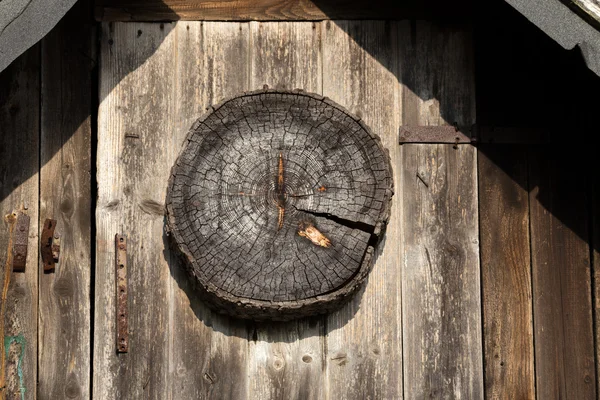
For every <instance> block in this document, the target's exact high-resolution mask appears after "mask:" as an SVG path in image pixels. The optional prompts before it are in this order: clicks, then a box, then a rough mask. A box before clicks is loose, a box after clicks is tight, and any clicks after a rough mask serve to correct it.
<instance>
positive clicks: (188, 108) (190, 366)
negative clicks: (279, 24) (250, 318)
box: [164, 22, 250, 400]
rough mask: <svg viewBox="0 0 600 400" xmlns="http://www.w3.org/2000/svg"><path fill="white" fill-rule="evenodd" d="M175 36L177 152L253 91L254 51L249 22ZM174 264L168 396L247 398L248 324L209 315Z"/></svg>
mask: <svg viewBox="0 0 600 400" xmlns="http://www.w3.org/2000/svg"><path fill="white" fill-rule="evenodd" d="M175 35H176V37H175V38H176V41H177V45H176V46H177V47H176V58H175V60H173V61H174V62H175V69H176V85H175V86H174V88H173V89H172V90H173V91H174V93H175V95H174V97H175V100H176V104H175V129H174V130H173V133H172V137H171V144H170V146H172V147H173V148H174V149H175V152H176V153H177V152H178V151H179V150H180V149H181V148H182V147H181V146H182V142H183V140H184V138H185V135H186V134H187V131H188V130H189V129H190V127H191V125H192V123H193V122H194V121H195V120H196V119H197V118H198V117H200V115H202V114H203V113H204V112H205V111H206V108H207V107H210V106H211V105H212V104H216V103H218V102H220V101H221V100H223V99H224V98H226V97H229V96H233V95H235V94H237V93H241V92H243V91H245V90H248V86H249V76H248V71H249V68H248V60H249V56H250V49H249V46H248V42H249V29H248V24H246V23H222V22H205V23H202V22H186V23H184V22H180V23H178V24H177V26H176V28H175ZM174 155H175V156H176V155H177V154H174ZM169 162H170V163H171V164H173V163H174V162H175V159H174V158H173V159H170V160H169ZM171 164H170V165H171ZM170 165H169V168H170ZM164 183H165V187H166V181H165V182H164ZM169 265H170V268H171V275H172V276H173V278H174V279H172V280H171V283H170V285H171V299H170V301H171V307H170V317H169V318H170V320H171V323H170V326H171V327H172V331H171V333H170V347H171V357H170V361H169V362H170V367H169V385H170V392H169V396H170V397H169V398H172V399H195V398H202V399H204V398H207V399H208V398H219V399H232V400H238V399H240V400H242V399H245V398H247V379H248V378H247V359H246V357H247V347H248V345H247V340H246V339H247V329H246V324H245V323H244V322H241V321H236V320H235V319H232V318H228V317H226V316H222V315H218V314H216V313H214V312H212V311H210V310H209V309H208V308H207V307H206V306H205V305H204V304H203V303H202V302H201V301H200V300H199V299H198V296H197V295H196V293H195V292H194V289H193V287H192V285H191V283H190V281H189V278H188V274H187V272H186V271H184V270H183V268H182V267H181V266H180V265H179V262H178V260H177V258H176V257H174V256H170V257H169Z"/></svg>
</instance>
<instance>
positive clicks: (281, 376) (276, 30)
mask: <svg viewBox="0 0 600 400" xmlns="http://www.w3.org/2000/svg"><path fill="white" fill-rule="evenodd" d="M250 34H251V44H252V54H251V57H252V59H251V85H250V87H251V89H260V88H262V87H263V85H268V86H269V87H270V88H277V89H288V90H289V89H302V90H305V91H307V92H314V93H320V92H321V85H322V81H321V79H322V69H321V67H322V60H321V25H320V24H318V23H311V22H298V23H293V22H272V23H258V22H251V23H250ZM323 321H324V320H323V318H319V317H317V318H312V319H302V320H299V321H292V322H287V323H274V324H273V323H259V324H255V325H254V326H253V329H252V331H251V332H250V338H249V339H250V344H249V348H248V357H249V371H248V375H249V378H248V379H249V383H250V386H249V396H248V398H250V399H318V398H323V397H325V392H324V382H323V366H324V359H323V357H324V355H323V351H322V349H323V340H324V338H323V337H322V333H323V330H324V329H323Z"/></svg>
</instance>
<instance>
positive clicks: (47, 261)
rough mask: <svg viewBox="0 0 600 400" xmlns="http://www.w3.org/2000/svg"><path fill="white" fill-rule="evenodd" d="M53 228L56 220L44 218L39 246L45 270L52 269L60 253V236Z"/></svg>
mask: <svg viewBox="0 0 600 400" xmlns="http://www.w3.org/2000/svg"><path fill="white" fill-rule="evenodd" d="M55 229H56V220H54V219H46V221H45V222H44V228H43V229H42V238H41V248H40V253H41V254H42V261H43V263H44V271H45V272H48V271H52V270H54V267H55V263H56V262H58V257H59V254H60V236H59V235H58V233H57V232H55Z"/></svg>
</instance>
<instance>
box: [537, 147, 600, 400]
mask: <svg viewBox="0 0 600 400" xmlns="http://www.w3.org/2000/svg"><path fill="white" fill-rule="evenodd" d="M569 151H572V150H566V151H564V147H563V146H561V147H560V148H559V147H558V146H557V147H555V148H551V147H543V148H541V147H540V148H536V149H534V150H532V151H531V152H530V157H529V160H530V162H529V165H530V172H529V182H530V187H531V188H532V190H531V192H530V195H529V202H530V207H531V215H530V221H531V222H530V224H531V254H532V270H533V276H532V278H533V307H534V308H533V319H534V329H535V333H534V334H535V337H534V340H535V369H536V385H537V398H538V399H544V400H546V399H571V398H573V399H595V398H596V378H595V377H596V368H595V365H594V338H593V330H592V302H591V287H592V286H591V285H592V282H591V271H590V268H591V266H590V250H589V246H588V215H589V214H588V211H587V203H586V202H587V200H586V194H585V192H586V186H587V184H588V182H586V179H585V173H580V169H579V168H580V167H579V165H580V163H579V160H569V161H567V160H568V158H564V155H565V154H569ZM561 163H565V164H566V165H564V166H561ZM581 167H584V164H581ZM572 171H575V173H571V172H572Z"/></svg>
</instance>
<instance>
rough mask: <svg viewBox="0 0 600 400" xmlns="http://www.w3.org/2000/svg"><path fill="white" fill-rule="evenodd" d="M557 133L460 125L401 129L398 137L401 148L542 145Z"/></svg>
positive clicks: (541, 129) (545, 130)
mask: <svg viewBox="0 0 600 400" xmlns="http://www.w3.org/2000/svg"><path fill="white" fill-rule="evenodd" d="M554 133H555V132H554V131H553V130H552V129H550V128H527V127H525V128H523V127H510V126H509V127H498V126H482V125H478V124H474V125H472V126H463V127H459V126H457V125H441V126H401V127H400V130H399V133H398V144H401V145H402V144H405V143H430V144H438V143H439V144H444V143H447V144H452V145H454V147H455V148H456V147H457V146H458V145H459V144H479V143H498V144H501V143H502V144H539V143H547V142H549V141H551V140H552V138H553V135H554Z"/></svg>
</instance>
